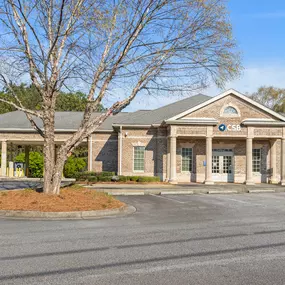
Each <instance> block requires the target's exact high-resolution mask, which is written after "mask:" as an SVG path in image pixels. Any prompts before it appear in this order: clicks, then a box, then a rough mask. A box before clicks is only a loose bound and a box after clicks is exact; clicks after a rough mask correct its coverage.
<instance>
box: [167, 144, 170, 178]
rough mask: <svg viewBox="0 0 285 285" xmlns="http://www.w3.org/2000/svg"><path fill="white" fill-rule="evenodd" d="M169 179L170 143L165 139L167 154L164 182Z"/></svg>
mask: <svg viewBox="0 0 285 285" xmlns="http://www.w3.org/2000/svg"><path fill="white" fill-rule="evenodd" d="M169 179H170V142H169V138H167V154H166V181H169Z"/></svg>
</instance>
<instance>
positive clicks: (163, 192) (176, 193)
mask: <svg viewBox="0 0 285 285" xmlns="http://www.w3.org/2000/svg"><path fill="white" fill-rule="evenodd" d="M183 194H184V195H192V194H194V192H193V191H192V190H184V191H179V190H177V191H161V192H160V195H183Z"/></svg>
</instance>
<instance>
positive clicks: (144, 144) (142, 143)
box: [132, 141, 147, 147]
mask: <svg viewBox="0 0 285 285" xmlns="http://www.w3.org/2000/svg"><path fill="white" fill-rule="evenodd" d="M146 145H147V143H145V142H140V141H138V142H134V143H132V146H133V147H134V146H144V147H146Z"/></svg>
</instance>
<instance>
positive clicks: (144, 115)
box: [0, 94, 212, 131]
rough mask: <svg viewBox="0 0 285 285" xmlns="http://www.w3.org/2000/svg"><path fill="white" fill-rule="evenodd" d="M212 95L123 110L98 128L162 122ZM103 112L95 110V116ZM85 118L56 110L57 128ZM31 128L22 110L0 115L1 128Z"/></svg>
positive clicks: (75, 125) (69, 128) (74, 126)
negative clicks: (151, 106)
mask: <svg viewBox="0 0 285 285" xmlns="http://www.w3.org/2000/svg"><path fill="white" fill-rule="evenodd" d="M210 98H212V97H209V96H206V95H202V94H198V95H195V96H192V97H188V98H186V99H183V100H180V101H177V102H175V103H172V104H169V105H166V106H163V107H161V108H158V109H155V110H138V111H136V112H131V113H128V112H121V113H118V114H117V115H114V116H110V117H108V118H107V119H106V120H105V121H104V122H103V124H102V125H100V127H99V128H98V129H97V130H101V131H112V130H113V124H119V125H125V124H128V125H151V124H160V123H162V122H163V121H164V120H166V119H168V118H170V117H172V116H174V115H177V114H179V113H181V112H184V111H185V110H187V109H189V108H191V107H194V106H196V105H198V104H201V103H203V102H205V101H206V100H209V99H210ZM100 114H101V113H99V112H95V113H94V116H99V115H100ZM82 118H83V112H56V113H55V129H56V130H64V131H73V130H76V129H77V128H78V127H79V125H80V123H81V120H82ZM35 121H36V123H37V125H38V126H39V127H40V128H42V127H43V124H42V121H41V120H40V119H38V118H35ZM3 129H6V130H15V131H16V130H22V131H25V130H31V129H32V128H31V124H30V122H29V121H28V119H27V118H26V115H25V113H23V112H22V111H14V112H9V113H5V114H1V115H0V130H3Z"/></svg>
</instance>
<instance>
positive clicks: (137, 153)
mask: <svg viewBox="0 0 285 285" xmlns="http://www.w3.org/2000/svg"><path fill="white" fill-rule="evenodd" d="M144 152H145V147H144V146H134V171H144Z"/></svg>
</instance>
